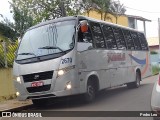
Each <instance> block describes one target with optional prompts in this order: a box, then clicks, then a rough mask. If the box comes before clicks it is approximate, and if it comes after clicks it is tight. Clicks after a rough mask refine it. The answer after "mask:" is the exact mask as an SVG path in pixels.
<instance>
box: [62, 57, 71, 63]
mask: <svg viewBox="0 0 160 120" xmlns="http://www.w3.org/2000/svg"><path fill="white" fill-rule="evenodd" d="M61 63H62V64H66V63H72V58H64V59H62V62H61Z"/></svg>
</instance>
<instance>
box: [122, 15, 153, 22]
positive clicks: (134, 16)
mask: <svg viewBox="0 0 160 120" xmlns="http://www.w3.org/2000/svg"><path fill="white" fill-rule="evenodd" d="M125 16H127V17H128V18H134V19H137V20H141V21H148V22H151V20H149V19H146V18H144V17H141V16H136V15H125Z"/></svg>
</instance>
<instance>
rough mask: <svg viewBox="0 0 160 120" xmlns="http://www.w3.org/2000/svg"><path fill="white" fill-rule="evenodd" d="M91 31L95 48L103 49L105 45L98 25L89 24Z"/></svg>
mask: <svg viewBox="0 0 160 120" xmlns="http://www.w3.org/2000/svg"><path fill="white" fill-rule="evenodd" d="M91 30H92V34H93V39H94V43H95V46H96V48H104V47H105V43H104V38H103V34H102V31H101V28H100V25H99V24H98V23H93V22H91Z"/></svg>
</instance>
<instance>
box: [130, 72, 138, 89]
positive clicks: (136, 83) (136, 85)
mask: <svg viewBox="0 0 160 120" xmlns="http://www.w3.org/2000/svg"><path fill="white" fill-rule="evenodd" d="M140 81H141V75H140V73H139V72H136V81H135V82H131V83H128V84H127V87H128V88H138V87H139V86H140Z"/></svg>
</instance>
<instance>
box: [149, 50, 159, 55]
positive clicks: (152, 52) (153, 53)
mask: <svg viewBox="0 0 160 120" xmlns="http://www.w3.org/2000/svg"><path fill="white" fill-rule="evenodd" d="M150 54H151V55H155V54H158V52H156V51H151V52H150Z"/></svg>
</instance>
